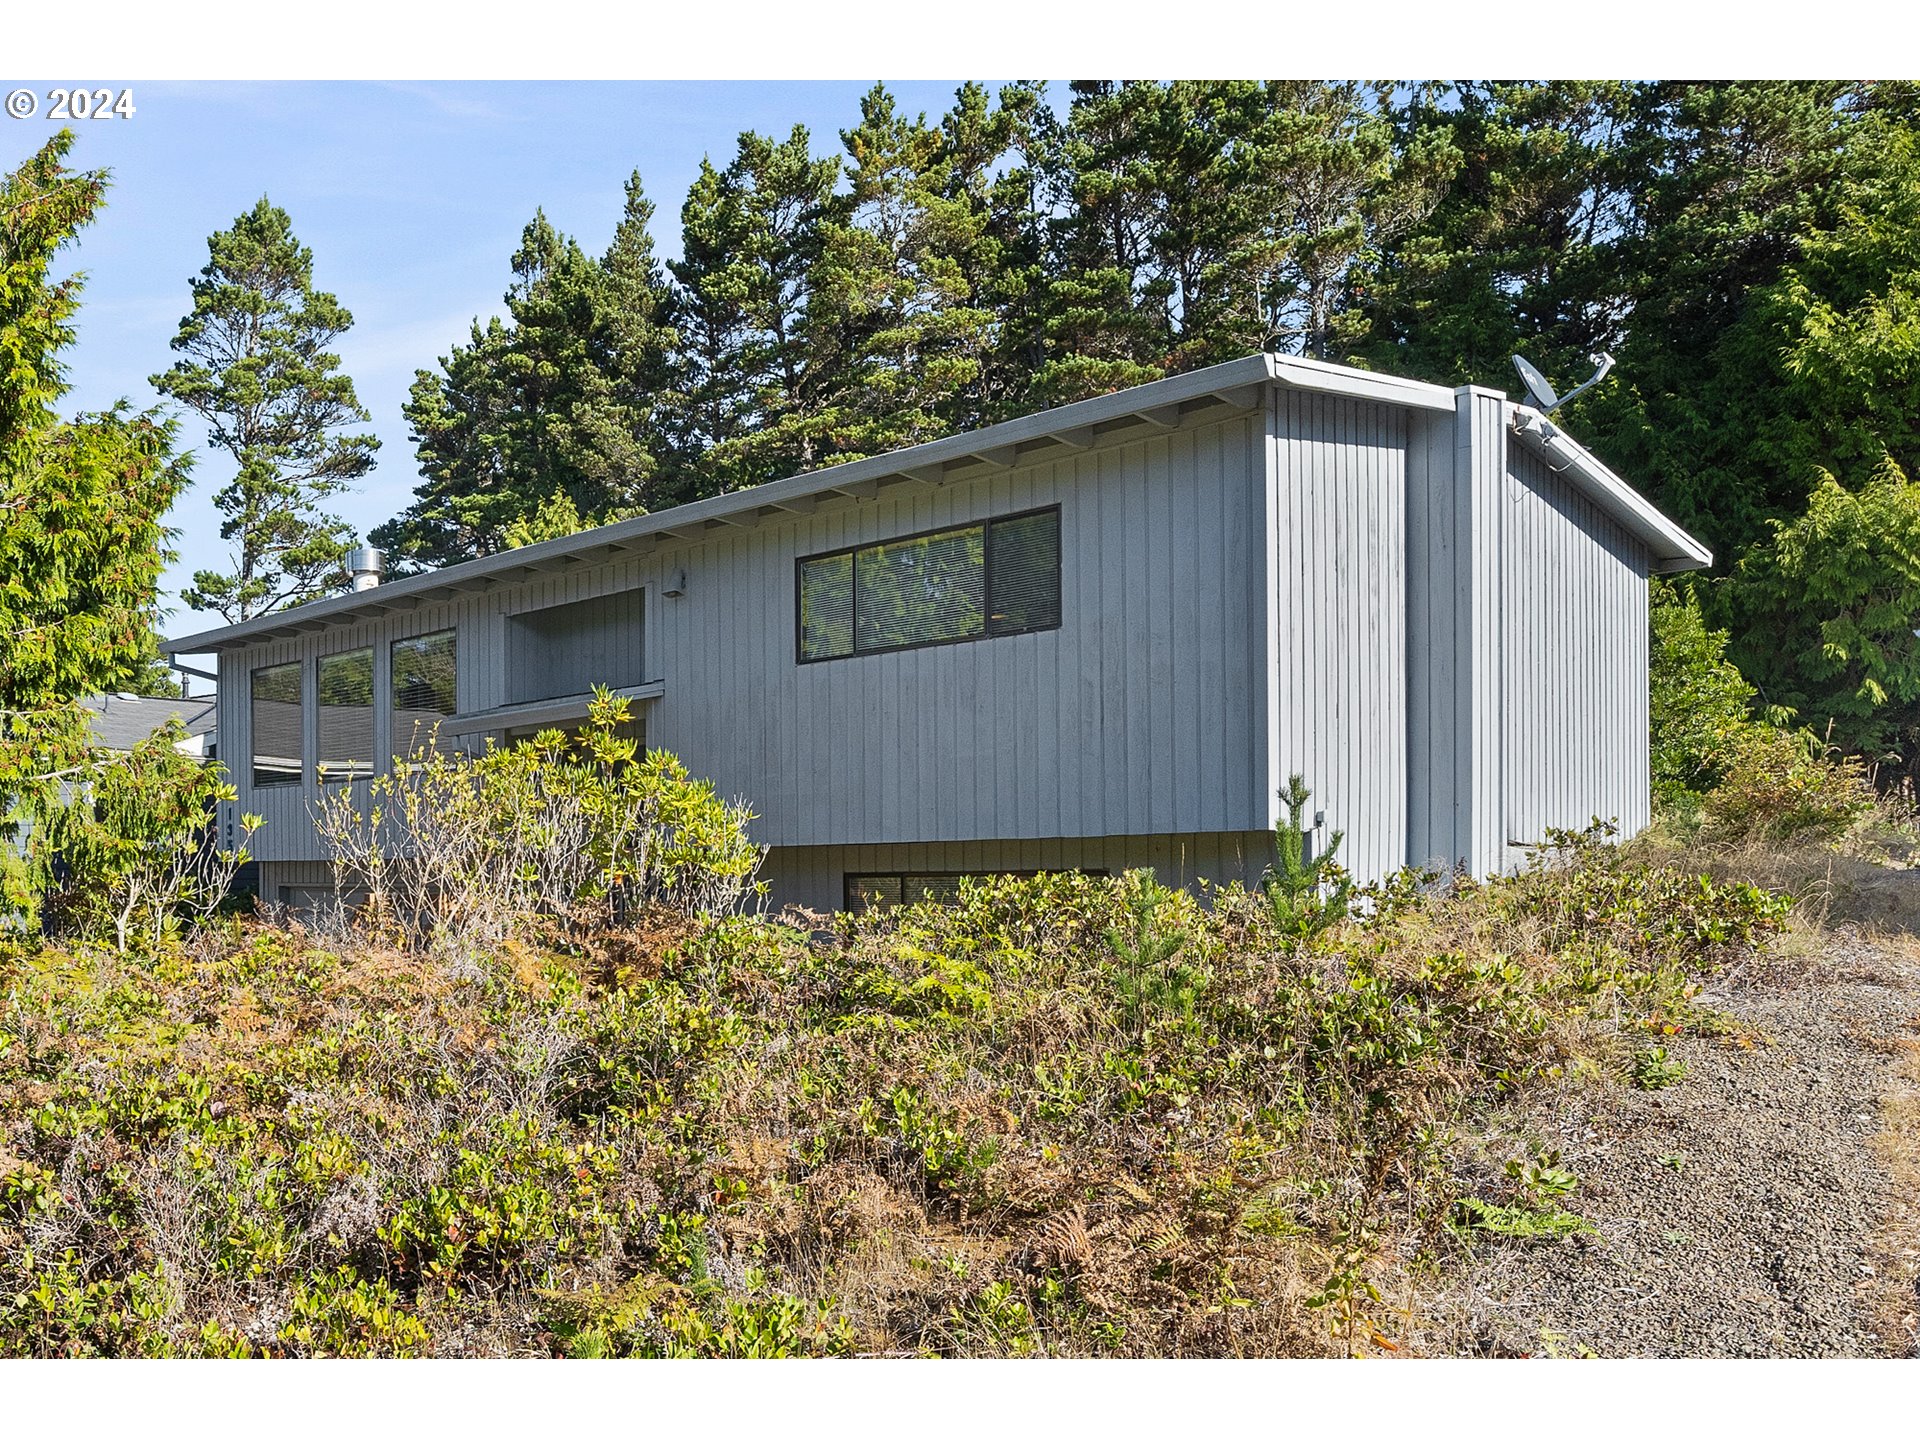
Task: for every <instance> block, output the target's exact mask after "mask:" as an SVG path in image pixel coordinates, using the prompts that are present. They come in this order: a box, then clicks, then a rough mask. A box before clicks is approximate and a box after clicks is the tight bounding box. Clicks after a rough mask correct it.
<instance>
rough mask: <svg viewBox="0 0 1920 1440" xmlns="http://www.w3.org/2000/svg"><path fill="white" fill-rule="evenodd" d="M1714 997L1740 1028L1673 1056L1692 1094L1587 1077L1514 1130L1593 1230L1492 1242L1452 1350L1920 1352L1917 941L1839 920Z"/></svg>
mask: <svg viewBox="0 0 1920 1440" xmlns="http://www.w3.org/2000/svg"><path fill="white" fill-rule="evenodd" d="M1701 998H1702V1001H1703V1002H1704V1003H1706V1004H1708V1005H1711V1006H1713V1007H1715V1008H1716V1009H1718V1010H1720V1011H1723V1012H1725V1013H1726V1014H1727V1015H1729V1016H1730V1017H1732V1019H1733V1020H1734V1021H1735V1022H1737V1029H1736V1031H1735V1033H1733V1034H1730V1035H1728V1036H1724V1037H1715V1038H1711V1039H1703V1038H1691V1039H1676V1040H1675V1041H1673V1042H1672V1043H1671V1044H1669V1045H1668V1047H1667V1048H1668V1053H1669V1054H1670V1055H1671V1056H1672V1057H1673V1058H1674V1059H1677V1060H1680V1061H1683V1062H1684V1063H1685V1065H1686V1067H1687V1070H1686V1074H1685V1075H1684V1077H1682V1078H1680V1079H1679V1080H1678V1081H1677V1082H1676V1083H1674V1084H1672V1085H1670V1086H1668V1087H1667V1088H1663V1089H1658V1090H1638V1089H1631V1088H1626V1087H1622V1086H1619V1085H1609V1086H1597V1085H1576V1084H1572V1083H1569V1084H1567V1085H1566V1086H1564V1087H1562V1088H1561V1089H1560V1090H1559V1091H1557V1092H1556V1093H1554V1094H1551V1095H1549V1096H1546V1097H1544V1098H1543V1100H1542V1101H1541V1102H1540V1103H1539V1104H1536V1105H1534V1106H1532V1107H1531V1108H1530V1110H1529V1111H1528V1113H1527V1114H1525V1115H1523V1116H1518V1117H1515V1122H1514V1126H1513V1130H1514V1135H1513V1137H1512V1138H1514V1139H1516V1140H1522V1141H1524V1143H1525V1144H1527V1145H1535V1144H1538V1145H1541V1146H1545V1147H1552V1148H1557V1149H1558V1150H1559V1151H1560V1152H1561V1157H1562V1160H1561V1163H1562V1164H1563V1165H1565V1166H1566V1167H1567V1168H1569V1169H1571V1170H1572V1171H1573V1172H1574V1173H1575V1174H1576V1175H1577V1176H1578V1177H1579V1180H1580V1185H1579V1188H1578V1190H1577V1191H1576V1192H1574V1193H1573V1194H1572V1195H1571V1196H1569V1197H1568V1198H1567V1199H1565V1200H1564V1201H1563V1202H1562V1204H1563V1205H1564V1207H1565V1208H1566V1209H1567V1210H1570V1211H1572V1212H1574V1213H1576V1214H1578V1215H1581V1216H1583V1217H1584V1218H1585V1219H1586V1220H1588V1221H1589V1222H1590V1223H1591V1225H1592V1227H1593V1228H1592V1229H1591V1230H1590V1231H1589V1232H1586V1233H1582V1234H1578V1235H1574V1236H1572V1237H1569V1238H1565V1239H1535V1240H1507V1241H1501V1242H1498V1243H1497V1244H1495V1245H1493V1246H1491V1247H1488V1248H1487V1249H1486V1250H1485V1251H1484V1252H1483V1254H1482V1256H1481V1258H1480V1259H1479V1260H1478V1262H1477V1263H1476V1265H1475V1266H1474V1268H1473V1269H1472V1271H1471V1272H1470V1274H1469V1277H1468V1278H1467V1279H1466V1280H1465V1281H1464V1282H1463V1283H1461V1284H1460V1285H1458V1286H1456V1287H1454V1288H1453V1290H1452V1293H1450V1294H1449V1295H1448V1296H1447V1297H1445V1298H1444V1301H1443V1305H1444V1306H1445V1307H1448V1308H1449V1309H1450V1310H1451V1316H1450V1317H1449V1320H1450V1323H1449V1321H1443V1327H1442V1328H1443V1329H1444V1330H1446V1331H1449V1332H1451V1335H1452V1337H1453V1338H1452V1341H1451V1343H1450V1344H1449V1345H1447V1346H1446V1348H1449V1349H1453V1350H1454V1351H1455V1352H1456V1353H1461V1352H1464V1353H1469V1354H1473V1353H1478V1354H1483V1355H1485V1354H1493V1355H1525V1354H1532V1355H1540V1354H1552V1355H1586V1354H1593V1355H1601V1356H1628V1355H1644V1356H1833V1355H1852V1356H1908V1357H1912V1356H1916V1355H1920V1321H1916V1312H1920V1285H1917V1281H1920V941H1916V940H1915V939H1914V938H1912V937H1910V936H1907V935H1899V934H1891V935H1890V934H1887V933H1884V932H1882V933H1878V934H1875V935H1867V934H1863V933H1861V932H1860V931H1859V930H1858V929H1856V928H1854V927H1852V926H1847V925H1842V926H1839V927H1838V928H1837V929H1835V930H1831V931H1826V932H1821V933H1820V934H1819V935H1818V936H1817V938H1816V937H1807V936H1803V937H1800V943H1797V944H1793V945H1789V946H1788V947H1786V948H1785V949H1784V950H1783V952H1782V953H1781V954H1779V955H1776V956H1773V957H1769V958H1768V959H1766V960H1764V961H1761V962H1756V963H1755V964H1754V965H1753V966H1751V967H1748V968H1746V969H1744V970H1742V971H1740V972H1738V973H1733V974H1729V975H1727V976H1725V977H1723V978H1722V979H1721V980H1720V981H1718V982H1716V983H1715V984H1714V985H1713V986H1712V987H1710V988H1709V989H1708V990H1707V992H1706V993H1705V994H1703V996H1702V997H1701ZM1749 1047H1750V1048H1749Z"/></svg>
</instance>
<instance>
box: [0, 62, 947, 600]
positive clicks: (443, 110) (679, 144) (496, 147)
mask: <svg viewBox="0 0 1920 1440" xmlns="http://www.w3.org/2000/svg"><path fill="white" fill-rule="evenodd" d="M19 83H23V82H19V81H7V82H6V85H7V87H8V88H11V87H12V86H13V85H15V84H19ZM94 83H97V84H112V85H113V86H114V88H116V89H118V88H120V87H121V86H122V85H124V84H127V83H129V82H109V81H104V80H101V81H96V82H94ZM130 83H131V87H132V89H133V92H134V104H135V110H136V113H135V114H134V116H133V118H131V119H127V120H94V121H85V122H78V123H76V125H75V129H76V131H77V132H78V135H79V142H78V144H77V145H76V146H75V147H74V152H73V156H72V163H73V164H75V165H77V166H80V167H84V168H88V169H92V168H97V167H106V168H108V169H110V170H112V172H113V185H112V188H111V190H110V191H109V192H108V196H107V206H106V209H105V211H104V212H103V213H102V214H101V216H100V217H99V219H98V220H97V221H96V222H95V223H94V225H93V226H92V227H91V228H90V229H89V230H87V231H86V232H85V233H84V235H83V237H82V240H81V242H80V244H79V245H78V246H76V247H75V248H74V249H72V250H70V251H69V252H68V256H69V263H70V264H71V265H72V266H74V267H75V268H78V269H80V270H83V271H85V272H86V276H87V284H86V295H85V300H84V303H83V305H82V308H81V314H80V327H79V329H80V339H79V344H78V345H77V346H76V347H75V349H74V351H73V352H72V353H71V357H70V359H71V366H70V368H71V371H72V379H73V381H74V386H75V389H74V394H73V396H72V397H71V398H70V400H69V402H68V408H70V409H93V408H98V407H101V406H105V405H108V404H111V403H112V402H113V401H114V400H116V399H118V398H120V397H122V396H125V397H127V398H128V399H130V400H132V401H133V402H134V404H135V405H136V406H145V405H151V404H154V403H157V401H158V397H157V396H156V395H155V393H154V391H153V389H152V387H151V386H149V385H148V383H147V377H148V376H149V375H152V374H155V373H157V372H159V371H161V370H164V369H166V368H167V367H168V366H169V365H171V364H172V363H173V359H174V356H173V352H172V351H171V350H170V349H169V348H168V341H169V340H171V339H172V337H173V334H174V331H175V329H176V327H177V326H178V324H179V321H180V317H181V316H182V315H183V314H184V313H186V310H187V306H188V290H187V281H188V279H189V277H191V276H193V275H194V274H196V273H197V272H198V271H199V269H200V267H201V266H202V265H204V264H205V263H206V240H207V236H208V235H209V234H211V233H212V232H213V231H215V230H217V229H225V228H226V227H228V226H229V225H231V224H232V222H233V220H234V217H235V216H237V215H239V214H240V213H241V212H242V211H244V210H246V209H247V208H248V207H250V206H251V205H252V204H253V202H254V201H255V200H257V199H258V198H259V197H260V196H261V195H263V194H264V195H268V196H271V197H272V199H273V201H274V203H275V204H277V205H279V206H281V207H282V208H283V209H285V210H286V211H287V212H288V213H289V214H290V215H291V216H292V218H293V223H294V231H295V233H296V234H297V235H298V236H299V237H300V239H301V241H302V242H303V243H305V244H306V245H307V246H309V247H310V248H311V249H312V250H313V252H314V272H315V281H316V283H317V284H318V285H319V286H320V287H321V288H322V289H326V290H331V291H332V292H333V293H334V294H336V295H338V296H339V297H340V299H341V301H342V302H343V303H344V304H345V305H346V306H347V307H348V308H349V309H350V310H351V311H352V312H353V315H354V321H355V324H354V328H353V329H352V330H351V331H350V332H349V333H348V334H347V335H346V336H345V337H344V338H343V339H342V340H341V342H340V344H339V346H338V349H339V351H340V354H341V357H342V359H343V361H344V363H345V367H346V370H347V373H349V374H350V375H352V376H353V379H354V383H355V384H356V386H357V387H358V388H359V392H360V398H361V401H362V403H364V404H365V405H366V407H367V408H368V410H370V411H371V412H372V414H373V429H374V431H375V432H376V433H377V434H378V435H379V436H380V439H381V441H382V447H381V451H380V456H379V464H378V467H377V468H376V469H375V471H374V472H373V473H372V474H371V475H369V476H368V477H367V478H366V480H365V481H363V482H362V483H361V486H360V488H359V489H358V491H357V492H356V493H354V494H351V495H347V496H342V497H339V500H338V503H337V504H336V506H335V509H336V510H337V512H338V513H339V514H340V515H342V516H343V517H344V518H345V519H346V520H347V521H349V522H350V523H351V524H353V525H355V526H357V527H359V528H360V529H361V530H362V531H363V532H364V531H365V530H366V529H368V528H370V527H372V526H373V525H376V524H378V523H379V522H380V521H382V520H385V519H387V518H388V517H389V516H391V515H393V514H395V513H396V512H398V511H399V510H400V509H402V508H403V507H404V506H405V505H406V504H407V501H408V499H409V497H410V494H411V492H412V489H413V486H414V484H415V481H416V479H417V472H416V469H415V465H414V456H413V447H412V446H411V445H409V444H408V443H407V429H406V421H405V420H404V419H403V418H402V416H401V413H400V407H401V405H402V403H403V402H404V401H405V399H406V395H407V389H408V387H409V386H410V385H411V384H412V382H413V372H414V370H415V369H416V368H418V367H421V366H426V367H429V368H431V367H432V366H433V364H434V361H435V359H436V357H438V356H440V355H443V354H445V353H446V351H447V350H448V348H449V347H450V346H452V345H454V344H456V343H458V342H459V341H461V340H462V339H464V338H465V336H466V333H467V326H468V323H469V322H470V321H471V320H472V319H473V318H474V317H475V316H481V317H484V316H487V315H490V314H495V313H499V312H500V311H501V310H502V308H503V307H502V306H501V298H500V297H501V295H502V293H503V292H504V291H505V290H506V287H507V282H508V280H509V278H510V276H509V272H508V269H507V261H508V257H509V256H510V255H511V254H512V253H513V250H514V248H515V246H516V245H517V243H518V241H519V237H520V230H521V227H522V226H524V225H525V224H526V222H527V220H528V219H529V218H531V216H532V215H533V212H534V210H535V209H536V208H544V209H545V210H546V212H547V214H548V215H549V216H550V217H551V218H552V219H553V221H554V223H555V224H557V225H558V226H559V227H560V228H561V229H563V230H566V231H568V232H570V233H572V234H574V235H576V236H578V237H579V239H580V240H581V242H582V243H583V244H584V245H585V246H586V247H587V248H588V249H589V250H591V251H598V250H600V249H602V248H603V247H604V246H605V245H606V243H607V241H608V239H609V238H610V237H611V235H612V232H613V227H614V224H615V223H616V222H617V220H618V219H619V215H620V207H621V203H622V194H623V191H622V187H623V186H624V184H625V182H626V178H627V176H628V175H629V174H630V173H631V172H632V171H633V170H635V169H638V170H639V171H640V174H641V176H642V178H643V179H644V181H645V183H646V187H647V193H648V195H649V196H650V197H651V198H652V199H653V201H654V203H655V204H656V205H657V206H658V208H659V214H658V216H657V220H656V234H655V239H656V241H657V243H658V245H659V248H660V251H661V253H662V255H663V256H667V255H672V254H675V253H677V250H678V244H679V227H678V221H679V208H680V201H681V199H682V197H683V196H684V195H685V193H686V190H687V187H688V185H689V184H690V183H691V182H692V180H693V177H694V174H695V172H696V171H697V169H698V168H699V164H700V159H701V157H702V156H703V155H711V156H712V157H713V158H714V160H715V161H716V163H722V164H724V163H725V161H726V160H727V159H728V158H730V157H731V155H732V153H733V148H734V140H735V137H736V136H737V135H738V134H739V133H740V132H741V131H743V130H749V129H751V130H759V131H762V132H771V133H775V134H780V135H784V134H785V133H786V132H787V130H788V129H789V128H790V127H792V126H793V125H794V124H796V123H798V124H803V125H806V126H807V127H808V129H809V130H811V131H812V132H813V136H814V148H815V151H816V153H825V152H828V151H833V152H837V151H838V149H839V133H838V132H839V131H840V129H841V128H842V127H844V126H848V125H851V124H852V123H854V121H856V120H857V119H858V115H859V98H860V96H861V95H862V94H863V93H864V92H865V91H866V90H867V89H868V88H869V87H870V85H871V83H872V82H871V81H862V82H858V83H854V82H837V81H834V82H829V81H819V82H812V81H803V82H791V81H786V82H778V83H769V82H753V83H734V82H727V83H718V82H692V81H686V82H645V83H589V82H571V81H558V82H551V83H534V82H528V83H478V82H473V83H468V82H446V83H431V84H384V83H337V84H336V83H329V84H279V83H276V84H254V83H240V82H229V83H213V84H182V83H167V84H157V83H141V82H138V81H135V82H130ZM34 88H35V89H37V90H39V91H40V92H41V93H42V94H43V95H44V92H45V89H46V86H45V85H36V86H35V87H34ZM889 88H890V89H891V90H892V91H893V93H894V95H895V96H896V97H897V98H898V100H899V101H900V103H901V105H902V107H903V108H905V109H908V110H925V111H927V112H928V113H929V114H930V115H932V114H938V113H939V112H941V111H942V110H944V109H945V107H946V105H947V103H948V102H949V101H950V100H951V98H952V94H953V90H954V88H955V82H951V81H937V82H930V81H912V82H897V83H896V82H889ZM44 110H45V106H44V105H43V106H42V111H43V114H42V117H40V118H35V119H33V120H27V121H19V120H13V119H11V118H4V117H0V137H4V139H5V141H6V145H5V149H4V151H3V152H0V164H4V165H5V166H6V168H8V169H11V168H12V167H13V166H15V165H17V164H18V163H19V162H20V161H21V160H22V159H24V158H25V157H26V156H27V155H28V154H29V153H31V152H32V150H33V149H35V148H36V147H37V146H38V145H40V144H41V143H42V142H43V141H44V140H45V138H46V137H47V136H48V135H49V134H51V133H52V132H53V131H54V130H56V129H57V128H58V124H57V123H56V122H49V121H47V120H45V119H44ZM182 437H183V440H184V441H185V442H186V443H188V444H190V445H192V446H193V448H194V449H195V451H196V453H197V454H198V456H199V460H198V463H197V466H196V470H195V482H194V485H193V487H192V489H191V490H190V491H188V492H187V493H186V494H184V495H183V496H182V497H181V499H180V501H179V502H178V503H177V504H176V505H175V507H174V510H173V513H172V515H171V516H170V517H169V519H170V523H171V524H172V525H173V526H174V527H175V528H177V529H178V530H179V531H180V532H181V533H180V536H179V538H178V540H177V541H176V549H177V550H178V551H179V559H178V561H176V562H175V564H174V565H173V566H172V567H171V568H170V569H169V571H168V573H167V577H166V580H165V586H166V589H167V591H168V592H169V594H168V603H169V604H173V605H175V607H176V608H175V610H174V613H173V614H171V615H170V616H169V617H168V619H167V621H166V622H165V625H164V628H165V629H166V630H167V631H168V632H170V633H175V634H178V633H180V632H182V631H186V630H193V629H198V628H200V627H201V624H202V623H203V622H207V623H210V622H211V620H212V617H202V616H198V615H195V614H193V613H192V612H189V611H186V610H185V609H184V608H182V607H178V605H177V599H176V598H175V596H176V594H177V591H178V589H179V587H180V585H181V584H183V583H184V582H185V581H186V579H187V577H188V576H190V575H191V574H192V572H193V571H194V570H196V569H201V568H208V567H213V568H223V567H224V564H225V560H224V556H225V549H224V544H223V542H222V541H221V540H220V538H219V533H218V524H219V522H218V518H217V516H216V514H215V511H214V509H213V505H212V501H211V499H210V496H211V494H212V492H213V490H214V489H216V488H217V487H218V485H219V484H220V483H222V482H223V481H224V480H225V478H226V477H227V475H228V474H230V473H231V467H229V466H225V465H223V464H222V463H221V460H220V457H219V456H218V455H216V454H213V453H209V452H208V450H207V448H206V445H205V438H206V437H205V430H204V427H203V426H202V425H201V423H200V422H199V420H198V418H197V417H194V416H187V417H185V420H184V425H183V432H182Z"/></svg>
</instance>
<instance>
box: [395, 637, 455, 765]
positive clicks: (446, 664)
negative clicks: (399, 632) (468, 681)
mask: <svg viewBox="0 0 1920 1440" xmlns="http://www.w3.org/2000/svg"><path fill="white" fill-rule="evenodd" d="M389 654H390V659H391V662H392V666H393V674H392V677H391V678H392V690H393V745H394V753H395V754H396V755H411V754H413V753H414V751H416V750H418V749H420V748H421V747H422V746H424V745H426V744H427V743H428V742H429V741H430V740H431V739H432V738H433V736H434V733H435V728H436V727H437V726H438V725H439V724H440V722H441V721H442V720H444V719H446V718H447V716H449V715H451V714H453V713H454V710H455V709H456V707H457V705H458V695H459V686H458V684H457V681H458V678H459V668H458V656H457V654H456V652H455V647H454V633H453V631H451V630H435V631H434V632H433V633H432V634H429V635H414V636H410V637H409V638H407V639H405V640H396V641H394V642H393V645H392V647H391V650H390V652H389ZM443 748H444V747H443Z"/></svg>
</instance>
